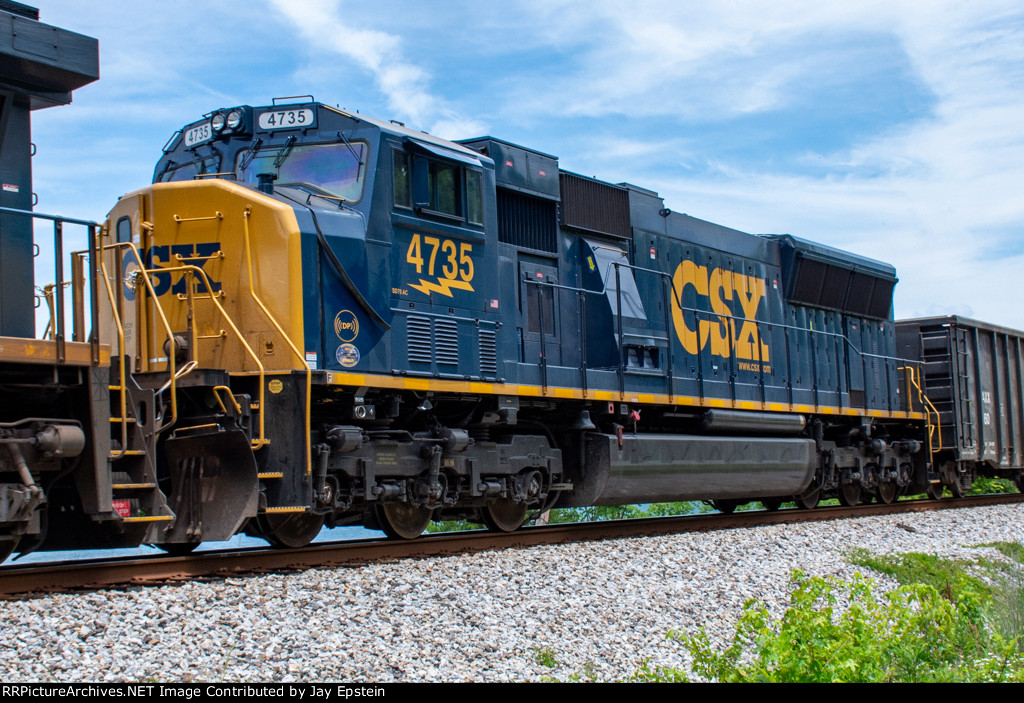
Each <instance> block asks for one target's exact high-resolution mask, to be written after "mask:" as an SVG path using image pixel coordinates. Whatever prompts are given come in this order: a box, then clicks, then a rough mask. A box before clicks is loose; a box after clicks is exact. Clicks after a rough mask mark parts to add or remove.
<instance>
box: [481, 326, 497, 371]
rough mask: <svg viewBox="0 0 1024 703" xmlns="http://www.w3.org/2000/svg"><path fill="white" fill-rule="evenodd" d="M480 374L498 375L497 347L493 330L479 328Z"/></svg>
mask: <svg viewBox="0 0 1024 703" xmlns="http://www.w3.org/2000/svg"><path fill="white" fill-rule="evenodd" d="M480 375H481V376H497V375H498V348H497V343H496V341H495V334H494V330H485V329H481V330H480Z"/></svg>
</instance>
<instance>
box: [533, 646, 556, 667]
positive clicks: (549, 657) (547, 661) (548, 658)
mask: <svg viewBox="0 0 1024 703" xmlns="http://www.w3.org/2000/svg"><path fill="white" fill-rule="evenodd" d="M533 658H534V660H535V661H536V662H537V663H538V664H540V665H541V666H543V667H547V668H548V669H554V668H555V667H556V666H558V659H556V658H555V650H553V649H551V647H537V648H536V649H534V650H533Z"/></svg>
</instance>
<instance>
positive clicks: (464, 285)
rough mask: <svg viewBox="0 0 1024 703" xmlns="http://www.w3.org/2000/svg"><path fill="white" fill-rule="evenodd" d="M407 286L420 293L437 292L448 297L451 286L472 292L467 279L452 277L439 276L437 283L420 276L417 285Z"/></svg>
mask: <svg viewBox="0 0 1024 703" xmlns="http://www.w3.org/2000/svg"><path fill="white" fill-rule="evenodd" d="M409 287H410V288H412V289H413V290H418V291H419V292H420V293H423V294H424V295H430V294H431V293H438V294H440V295H445V296H448V297H449V298H451V297H452V288H457V289H458V290H468V291H470V292H471V293H472V292H474V291H473V286H471V285H470V284H469V281H458V280H455V279H453V278H439V279H437V283H434V282H433V281H425V280H423V279H422V278H421V279H420V283H419V285H416V284H415V283H410V284H409Z"/></svg>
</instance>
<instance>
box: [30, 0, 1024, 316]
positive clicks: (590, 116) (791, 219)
mask: <svg viewBox="0 0 1024 703" xmlns="http://www.w3.org/2000/svg"><path fill="white" fill-rule="evenodd" d="M30 4H34V5H36V6H38V7H39V8H40V15H41V16H40V19H41V20H42V21H43V22H46V23H48V24H54V25H57V26H60V27H63V28H66V29H69V30H72V31H77V32H81V33H83V34H87V35H90V36H93V37H96V38H97V39H99V42H100V73H101V79H100V80H99V81H98V82H97V83H95V84H92V85H90V86H87V87H85V88H82V89H81V90H79V91H78V92H77V93H76V94H75V99H74V103H73V104H72V105H71V106H69V107H61V108H53V109H48V110H43V111H40V112H37V113H35V116H34V124H33V127H34V134H33V139H34V141H35V143H36V145H37V149H38V153H37V156H36V157H35V159H34V168H35V178H36V184H35V190H36V192H37V193H38V194H39V205H38V207H37V209H38V210H40V211H42V212H60V213H64V214H67V215H71V216H78V217H86V218H94V219H99V218H102V217H103V216H104V215H105V213H106V212H107V210H108V209H109V208H110V207H111V206H112V205H113V203H114V201H115V200H116V199H117V197H118V196H119V195H121V194H123V193H125V192H128V191H130V190H133V189H135V188H137V187H139V186H140V185H143V184H145V183H147V182H148V181H149V179H150V178H151V176H152V170H153V166H154V165H155V163H156V160H157V158H158V157H159V155H160V147H162V146H163V144H164V143H165V142H166V140H167V139H168V138H169V137H170V136H171V134H172V133H173V132H174V130H175V129H177V128H178V127H181V126H182V125H184V124H185V123H187V122H190V121H193V120H195V119H198V118H199V117H201V116H202V115H203V114H204V113H206V112H209V111H210V110H212V109H214V108H218V107H226V106H231V105H238V104H251V105H259V104H266V103H269V101H270V99H271V98H273V97H275V96H286V95H296V94H305V93H311V94H313V95H314V96H315V97H316V98H317V99H318V100H322V101H324V102H327V103H331V104H338V105H340V106H342V107H345V108H347V109H350V110H359V111H360V112H364V113H367V114H370V115H374V116H376V117H381V118H385V119H398V120H401V121H403V122H405V123H406V124H408V125H409V126H410V127H415V128H418V129H422V130H425V131H428V132H431V133H433V134H438V135H440V136H444V137H449V138H464V137H474V136H480V135H483V134H490V135H493V136H496V137H500V138H502V139H505V140H508V141H513V142H518V143H521V144H523V145H526V146H529V147H532V148H535V149H539V150H540V151H544V152H547V153H550V154H555V155H557V156H559V157H560V159H561V166H562V168H565V169H567V170H571V171H576V172H578V173H583V174H586V175H591V176H597V177H599V178H603V179H605V180H609V181H612V182H622V181H629V182H631V183H635V184H637V185H641V186H644V187H646V188H650V189H652V190H656V191H658V192H659V193H660V194H661V195H662V196H663V197H664V198H665V201H666V205H667V206H668V207H670V208H672V209H673V210H676V211H679V212H686V213H689V214H690V215H693V216H695V217H700V218H703V219H707V220H711V221H713V222H718V223H721V224H724V225H727V226H730V227H735V228H737V229H741V230H744V231H747V232H752V233H791V234H794V235H796V236H799V237H804V238H807V239H811V240H815V241H820V242H824V243H826V244H829V245H832V246H837V247H841V248H844V249H848V250H850V251H853V252H856V253H859V254H862V255H865V256H870V257H873V258H876V259H882V260H884V261H888V262H890V263H892V264H894V265H895V266H896V268H897V272H898V274H899V276H900V284H899V285H898V286H897V293H896V314H897V317H915V316H923V315H941V314H954V313H955V314H961V315H968V316H972V317H976V318H979V319H982V320H986V321H989V322H993V323H997V324H1002V325H1007V326H1011V327H1016V328H1021V329H1024V305H1020V304H1018V302H1017V299H1018V297H1019V295H1018V294H1017V292H1016V287H1017V286H1018V285H1019V282H1020V280H1021V275H1020V272H1021V271H1022V270H1024V196H1022V190H1024V4H1022V3H1020V2H1019V0H1016V1H1015V2H1003V1H1000V0H980V1H977V2H961V1H955V2H954V1H948V2H947V1H945V0H929V1H928V2H917V1H910V0H886V1H875V0H858V2H849V1H848V0H847V1H845V2H833V1H830V0H819V1H817V2H803V1H800V2H795V1H794V2H790V1H787V0H777V1H775V2H762V1H759V2H753V1H751V2H746V1H742V0H718V1H717V2H713V3H709V2H690V1H687V0H682V1H676V2H638V3H636V4H635V5H629V4H627V3H622V2H621V1H619V2H610V1H605V0H589V1H587V2H568V1H563V0H543V1H537V0H507V1H506V2H503V3H500V4H498V3H490V2H479V0H477V1H476V2H463V1H461V0H450V1H448V2H444V3H440V2H436V3H435V2H423V1H422V0H420V1H419V2H413V1H404V2H400V1H389V0H378V1H377V2H373V3H354V2H348V1H346V0H316V1H312V0H311V1H306V0H292V1H291V2H285V1H284V0H250V1H248V2H238V1H236V0H223V1H221V2H217V3H210V2H194V1H192V0H183V1H180V2H175V3H166V2H159V3H158V2H150V1H147V0H134V1H133V2H127V1H123V0H98V1H97V2H92V3H85V2H81V1H80V0H75V1H72V0H36V2H35V3H30Z"/></svg>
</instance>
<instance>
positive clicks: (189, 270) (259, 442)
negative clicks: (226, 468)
mask: <svg viewBox="0 0 1024 703" xmlns="http://www.w3.org/2000/svg"><path fill="white" fill-rule="evenodd" d="M153 271H154V272H159V273H174V272H176V271H181V272H183V273H186V274H188V275H192V276H195V275H198V276H199V277H200V278H201V279H202V281H203V284H204V285H205V286H206V290H209V291H212V290H213V284H212V283H211V282H210V279H209V277H208V276H207V275H206V271H204V270H203V269H201V268H199V267H198V266H191V265H186V266H171V267H168V268H160V269H153ZM193 288H194V286H193V285H192V281H188V282H187V285H186V290H187V291H188V292H187V294H186V295H187V296H188V297H189V298H190V300H189V305H190V306H191V303H192V301H191V296H192V294H193ZM203 299H204V300H206V299H207V298H206V297H205V296H204V297H203ZM209 300H211V301H213V304H214V305H216V306H217V310H218V312H220V314H221V317H223V318H224V321H225V322H226V323H227V325H228V326H229V327H230V328H231V331H232V332H234V333H235V337H237V338H238V341H239V342H240V343H241V344H242V346H243V347H244V348H245V351H246V352H247V353H248V354H249V356H250V357H251V358H252V360H253V361H254V362H255V363H256V366H257V367H258V368H259V377H260V395H259V404H260V434H259V438H258V439H254V440H252V448H253V449H259V448H260V447H265V446H266V445H268V444H270V440H269V439H267V438H266V437H267V436H266V429H265V424H264V416H265V414H266V413H264V412H263V409H264V408H265V407H266V406H265V405H264V403H263V401H264V385H265V384H264V382H263V381H264V378H265V377H266V373H267V372H266V369H265V368H264V367H263V364H262V362H260V359H259V357H258V356H257V355H256V352H254V351H253V350H252V347H250V346H249V343H248V342H246V341H245V337H244V336H243V335H242V333H241V332H240V331H239V330H238V327H236V326H235V323H234V321H233V320H232V319H231V317H230V315H228V313H227V311H226V310H225V309H224V306H223V305H221V304H220V302H219V301H218V300H217V298H216V296H210V297H209ZM159 307H160V306H159V305H157V308H159ZM192 348H193V349H195V345H194V344H193V347H192ZM196 353H198V350H197V352H196Z"/></svg>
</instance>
